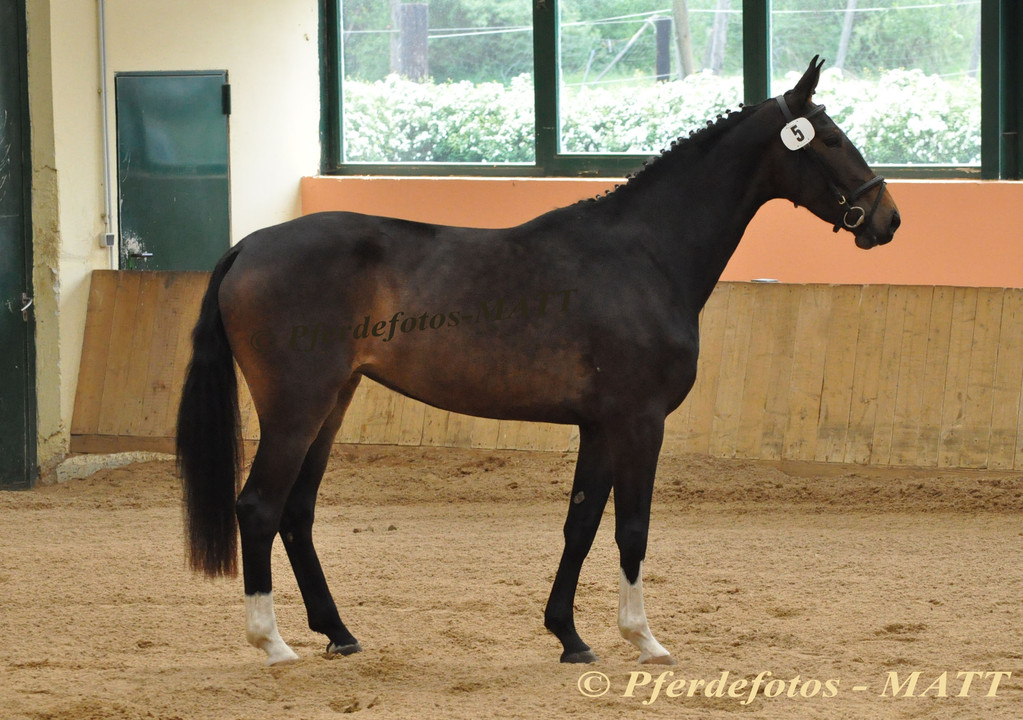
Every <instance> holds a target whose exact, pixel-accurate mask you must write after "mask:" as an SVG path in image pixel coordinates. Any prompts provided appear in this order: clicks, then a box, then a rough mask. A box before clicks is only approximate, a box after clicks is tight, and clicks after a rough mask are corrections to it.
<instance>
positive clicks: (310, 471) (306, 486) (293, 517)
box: [281, 375, 362, 655]
mask: <svg viewBox="0 0 1023 720" xmlns="http://www.w3.org/2000/svg"><path fill="white" fill-rule="evenodd" d="M360 379H361V376H360V375H355V376H353V377H352V379H351V380H349V381H348V383H347V384H346V385H345V387H344V388H342V390H341V392H340V393H338V400H337V405H336V406H335V407H334V409H333V411H331V413H330V415H329V416H328V417H327V419H326V421H324V423H323V426H322V427H321V428H320V432H319V434H318V435H317V436H316V439H315V440H314V441H313V444H312V445H311V446H310V447H309V452H308V453H306V457H305V462H303V463H302V470H301V471H300V472H299V474H298V480H297V481H296V482H295V486H294V487H293V488H292V490H291V494H290V495H289V496H288V499H287V502H286V503H285V505H284V515H283V516H282V518H281V539H282V540H283V541H284V549H285V550H286V551H287V553H288V559H289V560H290V561H291V567H292V569H293V570H294V571H295V579H296V580H297V581H298V587H299V589H300V590H301V591H302V600H303V601H304V602H305V607H306V613H307V615H308V618H309V627H310V629H312V630H314V631H315V632H318V633H323V634H324V635H326V636H327V637H328V638H329V639H330V642H329V643H328V644H327V652H335V653H340V654H342V655H350V654H351V653H355V652H359V651H360V650H361V649H362V648H361V646H360V645H359V642H358V641H357V640H356V639H355V638H354V637H353V636H352V634H351V632H349V630H348V628H346V627H345V625H344V623H343V622H341V618H340V616H339V615H338V612H337V606H336V605H335V604H334V599H333V598H332V597H331V594H330V590H329V589H328V587H327V580H326V578H325V577H324V576H323V568H322V567H321V566H320V560H319V558H318V557H317V556H316V549H315V548H314V547H313V535H312V528H313V519H314V511H315V506H316V493H317V492H318V490H319V487H320V481H321V480H322V479H323V472H324V470H325V469H326V467H327V460H328V459H329V457H330V448H331V446H332V445H333V443H334V437H335V436H336V435H337V431H338V429H339V428H340V427H341V421H342V420H344V416H345V411H346V410H347V409H348V404H349V403H350V402H351V400H352V395H353V394H354V393H355V388H356V387H357V386H358V384H359V380H360Z"/></svg>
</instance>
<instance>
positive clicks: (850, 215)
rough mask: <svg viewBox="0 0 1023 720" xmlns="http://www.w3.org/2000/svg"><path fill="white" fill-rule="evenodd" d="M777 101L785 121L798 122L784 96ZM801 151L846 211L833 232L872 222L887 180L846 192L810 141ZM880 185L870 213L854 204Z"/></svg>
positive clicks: (818, 108)
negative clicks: (806, 153)
mask: <svg viewBox="0 0 1023 720" xmlns="http://www.w3.org/2000/svg"><path fill="white" fill-rule="evenodd" d="M775 100H776V101H777V102H778V105H779V106H780V107H781V111H782V114H783V115H784V116H785V120H786V121H787V122H789V123H791V122H793V121H794V120H796V117H795V116H794V115H793V114H792V111H791V110H789V104H788V103H787V102H785V96H784V95H778V96H777V97H775ZM823 112H824V106H823V105H816V106H815V107H814V108H813V109H812V110H810V112H808V113H806V114H805V115H801V116H800V117H802V118H806V119H807V120H810V118H812V117H814V116H815V115H820V114H821V113H823ZM811 137H812V136H811ZM799 149H805V150H806V151H807V152H808V153H809V154H810V157H811V158H813V160H814V162H816V163H817V164H818V165H819V166H820V167H821V169H822V170H823V171H824V174H825V175H827V176H828V185H829V186H830V187H831V192H832V193H834V195H835V199H837V200H838V204H839V206H840V207H841V208H842V209H843V210H845V213H844V214H843V215H842V219H841V220H839V221H838V222H836V223H835V227H834V228H833V230H834V231H835V232H838V231H839V230H841V229H842V227H843V226H844V227H846V228H847V229H849V230H855V229H856V228H858V227H859V226H860V225H862V224H863V223H865V222H870V220H871V219H872V218H873V217H874V213H875V212H876V211H877V208H878V206H879V205H880V204H881V196H883V195H884V191H885V187H887V183H886V182H885V179H884V178H883V177H881V176H880V175H875V176H874V177H873V178H871V179H870V180H867V182H865V183H863V184H862V185H860V186H859V187H858V188H856V189H855V190H854V191H853V192H851V193H847V192H844V191H843V190H842V189H841V188H840V187H839V185H838V182H837V181H836V180H835V174H834V173H833V172H832V170H831V168H830V167H829V166H828V165H827V164H826V163H825V162H824V160H822V159H821V157H820V155H818V154H817V153H816V152H815V151H814V150H813V148H811V147H810V145H809V142H808V141H807V143H806V144H804V145H801V146H800V148H799ZM878 185H880V186H881V189H880V190H878V192H877V196H876V197H875V198H874V204H873V205H871V206H870V211H869V212H867V211H866V210H864V209H863V207H862V206H860V205H855V204H854V203H855V202H856V201H857V200H858V199H859V198H860V197H862V196H863V195H864V193H866V192H867V191H868V190H870V189H871V188H874V187H877V186H878Z"/></svg>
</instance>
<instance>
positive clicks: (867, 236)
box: [856, 210, 902, 250]
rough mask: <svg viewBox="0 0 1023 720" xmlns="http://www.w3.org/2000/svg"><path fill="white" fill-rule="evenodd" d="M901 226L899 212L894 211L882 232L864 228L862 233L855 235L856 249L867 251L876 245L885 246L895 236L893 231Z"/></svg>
mask: <svg viewBox="0 0 1023 720" xmlns="http://www.w3.org/2000/svg"><path fill="white" fill-rule="evenodd" d="M901 224H902V217H900V216H899V211H898V210H896V211H894V212H893V213H892V216H891V218H890V219H889V221H888V227H887V228H885V229H884V230H883V231H882V232H880V233H878V232H876V231H875V230H874V229H873V228H866V229H864V230H863V232H860V233H857V234H856V247H858V248H863V249H864V250H869V249H870V248H872V247H877V246H878V245H887V244H888V243H890V242H891V241H892V238H893V237H894V236H895V231H896V230H898V229H899V225H901Z"/></svg>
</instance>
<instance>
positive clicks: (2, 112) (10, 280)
mask: <svg viewBox="0 0 1023 720" xmlns="http://www.w3.org/2000/svg"><path fill="white" fill-rule="evenodd" d="M26 58H27V55H26V52H25V3H24V0H0V489H3V490H12V489H15V488H28V487H31V486H32V483H33V481H34V480H35V476H36V422H35V368H34V363H33V360H34V355H33V350H34V348H33V342H34V339H33V333H34V328H35V321H34V315H33V313H32V308H31V306H30V302H29V301H30V299H31V294H32V291H31V287H30V283H29V278H31V277H32V273H31V266H32V259H31V234H30V230H29V229H30V228H31V222H30V220H29V208H30V198H31V195H30V193H29V177H30V175H29V160H28V158H29V142H28V111H27V105H28V100H27V98H28V93H27V90H26V88H27V80H26V74H25V65H26V62H25V61H26Z"/></svg>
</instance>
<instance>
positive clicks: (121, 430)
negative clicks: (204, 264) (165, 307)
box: [117, 273, 163, 435]
mask: <svg viewBox="0 0 1023 720" xmlns="http://www.w3.org/2000/svg"><path fill="white" fill-rule="evenodd" d="M139 275H140V276H141V277H139V300H138V308H136V311H135V328H134V333H133V335H132V339H131V348H129V351H128V374H127V378H126V383H125V396H124V401H123V402H122V404H121V409H120V413H119V419H118V423H117V425H118V430H117V434H118V435H146V434H147V433H146V428H145V424H144V419H143V412H144V407H145V400H146V395H147V394H148V389H147V388H148V386H147V382H146V381H147V380H148V378H149V366H150V360H151V358H152V356H153V341H154V339H155V338H156V337H157V335H156V324H157V321H158V319H159V317H160V313H159V310H160V291H161V290H162V287H163V279H162V278H161V277H159V276H158V275H156V274H154V273H139Z"/></svg>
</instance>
